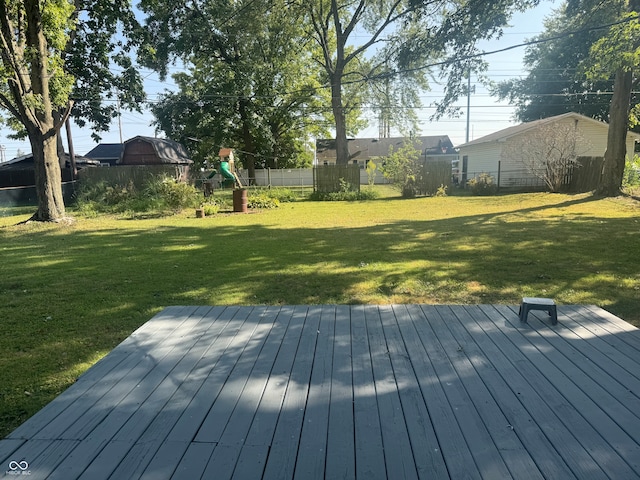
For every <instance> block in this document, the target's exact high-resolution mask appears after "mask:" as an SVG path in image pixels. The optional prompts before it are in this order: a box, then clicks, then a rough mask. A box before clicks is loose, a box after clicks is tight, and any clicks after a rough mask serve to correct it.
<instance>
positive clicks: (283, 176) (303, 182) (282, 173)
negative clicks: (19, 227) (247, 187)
mask: <svg viewBox="0 0 640 480" xmlns="http://www.w3.org/2000/svg"><path fill="white" fill-rule="evenodd" d="M239 173H240V179H241V180H242V183H247V184H248V183H249V175H248V172H247V170H240V172H239ZM255 183H256V185H258V186H260V187H267V186H272V187H313V168H289V169H270V168H266V169H256V178H255ZM368 183H369V179H368V177H367V171H366V170H364V169H361V170H360V185H367V184H368ZM374 183H375V184H376V185H377V184H386V183H389V181H388V180H387V179H386V178H384V176H383V175H382V174H381V173H380V172H376V176H375V182H374Z"/></svg>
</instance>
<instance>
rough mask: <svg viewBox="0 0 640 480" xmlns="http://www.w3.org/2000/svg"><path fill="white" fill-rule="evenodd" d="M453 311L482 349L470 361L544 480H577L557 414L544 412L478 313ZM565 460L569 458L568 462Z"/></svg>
mask: <svg viewBox="0 0 640 480" xmlns="http://www.w3.org/2000/svg"><path fill="white" fill-rule="evenodd" d="M452 309H453V311H454V313H455V314H456V317H457V318H458V320H459V322H460V323H461V325H462V327H463V328H464V329H465V330H466V331H467V332H468V333H469V335H470V336H471V337H472V338H473V342H474V343H475V345H476V346H477V348H478V349H479V355H478V354H474V355H471V356H470V357H469V358H470V360H471V361H472V363H473V364H474V365H475V367H476V371H478V372H479V374H480V376H481V377H482V380H483V382H484V383H485V385H486V386H487V388H489V390H490V391H491V393H492V395H493V397H494V398H499V399H500V408H501V409H502V411H503V412H504V413H505V416H506V417H507V419H508V420H509V423H508V426H511V427H513V429H514V432H515V433H516V435H518V437H519V438H520V439H521V441H522V443H523V444H524V445H525V446H526V448H527V450H528V451H529V453H530V454H531V456H532V457H533V459H534V460H535V462H536V465H538V468H539V469H540V471H541V472H542V473H543V475H544V476H545V478H557V479H562V478H567V479H569V478H578V477H576V475H575V474H574V473H573V471H572V470H571V467H570V466H569V464H568V463H569V462H571V461H572V460H571V455H572V453H573V451H572V450H569V451H568V452H566V451H565V450H564V449H562V447H563V443H562V442H563V441H565V440H566V437H565V436H560V434H559V433H558V434H556V433H555V428H556V424H557V423H559V422H558V420H557V419H554V417H555V414H554V413H553V411H549V410H548V409H547V408H545V406H544V405H543V402H542V401H541V400H540V399H539V398H537V393H536V389H535V388H532V387H530V386H529V384H528V382H527V378H526V377H524V376H523V375H522V374H521V373H520V371H519V369H518V368H517V366H516V365H515V364H514V363H513V362H511V361H510V360H509V358H508V357H507V356H506V355H505V354H504V353H503V352H502V351H501V350H500V348H499V346H498V345H497V344H495V343H494V342H493V341H492V337H491V334H490V333H487V331H485V330H484V329H483V328H482V327H481V323H480V324H479V323H477V322H476V321H475V317H476V316H478V315H479V312H478V310H477V309H472V308H464V307H462V306H460V307H452ZM467 348H468V349H469V350H470V353H471V352H472V350H471V348H473V351H474V353H475V348H476V347H473V346H472V345H469V346H468V347H467ZM487 362H488V364H487ZM508 428H510V427H508ZM556 437H560V438H559V439H556ZM553 440H556V441H555V442H554V441H553ZM558 449H560V451H559V450H558ZM564 457H569V458H568V461H567V459H565V458H564Z"/></svg>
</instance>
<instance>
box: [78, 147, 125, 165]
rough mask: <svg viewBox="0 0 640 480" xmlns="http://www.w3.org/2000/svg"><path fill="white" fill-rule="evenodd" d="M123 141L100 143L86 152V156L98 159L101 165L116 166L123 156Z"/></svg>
mask: <svg viewBox="0 0 640 480" xmlns="http://www.w3.org/2000/svg"><path fill="white" fill-rule="evenodd" d="M122 147H123V144H122V143H100V144H98V145H96V146H95V147H94V148H93V149H92V150H90V151H89V152H87V153H86V154H85V157H87V158H91V159H92V160H98V161H99V162H100V166H103V167H114V166H115V165H116V163H118V160H120V157H121V156H122Z"/></svg>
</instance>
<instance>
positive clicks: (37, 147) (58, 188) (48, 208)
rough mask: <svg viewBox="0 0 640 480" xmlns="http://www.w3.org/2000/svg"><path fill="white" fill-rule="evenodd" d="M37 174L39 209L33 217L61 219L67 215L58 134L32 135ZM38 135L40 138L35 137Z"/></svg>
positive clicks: (45, 219) (34, 218)
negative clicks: (47, 135) (63, 195)
mask: <svg viewBox="0 0 640 480" xmlns="http://www.w3.org/2000/svg"><path fill="white" fill-rule="evenodd" d="M29 137H30V140H31V151H32V152H33V164H34V168H35V175H36V192H37V194H38V210H37V211H36V213H35V214H34V215H33V217H32V218H31V219H32V220H38V221H42V222H55V221H59V220H61V219H62V218H64V216H65V208H64V200H63V198H62V175H61V171H60V163H59V159H58V146H57V140H56V137H57V135H53V136H49V137H48V138H47V137H45V136H44V135H35V134H34V135H30V136H29ZM35 137H38V138H35Z"/></svg>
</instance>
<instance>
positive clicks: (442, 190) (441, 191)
mask: <svg viewBox="0 0 640 480" xmlns="http://www.w3.org/2000/svg"><path fill="white" fill-rule="evenodd" d="M433 196H434V197H446V196H447V186H446V185H444V184H441V185H440V186H439V187H438V190H436V193H434V194H433Z"/></svg>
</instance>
